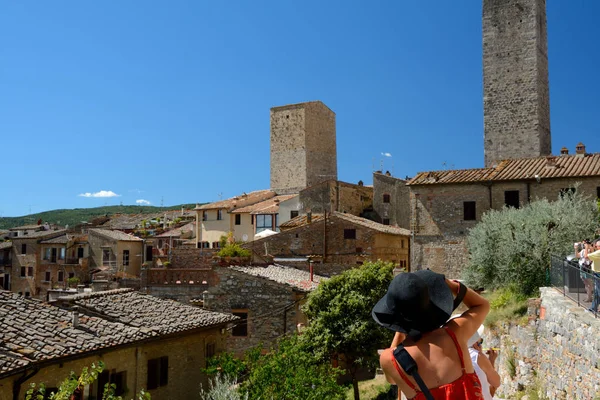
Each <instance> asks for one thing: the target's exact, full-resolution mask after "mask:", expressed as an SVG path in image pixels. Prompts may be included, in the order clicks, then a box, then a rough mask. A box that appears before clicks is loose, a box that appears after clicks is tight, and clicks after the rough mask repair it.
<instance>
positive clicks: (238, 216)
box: [235, 214, 242, 225]
mask: <svg viewBox="0 0 600 400" xmlns="http://www.w3.org/2000/svg"><path fill="white" fill-rule="evenodd" d="M235 224H236V225H241V224H242V214H235Z"/></svg>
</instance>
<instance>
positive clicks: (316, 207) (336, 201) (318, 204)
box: [300, 179, 373, 216]
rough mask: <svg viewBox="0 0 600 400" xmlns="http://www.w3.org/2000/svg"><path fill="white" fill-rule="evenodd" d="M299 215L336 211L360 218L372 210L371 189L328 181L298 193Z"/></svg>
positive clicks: (370, 187) (360, 185) (361, 185)
mask: <svg viewBox="0 0 600 400" xmlns="http://www.w3.org/2000/svg"><path fill="white" fill-rule="evenodd" d="M300 206H301V213H300V214H306V213H307V212H312V213H313V214H316V213H323V211H326V212H328V213H330V212H333V211H337V212H340V213H347V214H351V215H356V216H362V215H363V213H364V212H365V211H367V210H371V209H372V208H373V187H372V186H364V185H363V184H362V183H360V184H352V183H347V182H342V181H338V180H333V179H328V180H326V181H324V182H320V183H317V184H316V185H313V186H310V187H307V188H306V189H303V190H301V191H300Z"/></svg>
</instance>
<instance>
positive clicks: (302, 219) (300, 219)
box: [279, 214, 323, 230]
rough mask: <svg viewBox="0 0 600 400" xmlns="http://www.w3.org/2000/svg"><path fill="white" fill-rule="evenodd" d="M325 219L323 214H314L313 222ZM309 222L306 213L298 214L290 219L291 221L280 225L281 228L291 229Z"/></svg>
mask: <svg viewBox="0 0 600 400" xmlns="http://www.w3.org/2000/svg"><path fill="white" fill-rule="evenodd" d="M322 219H323V214H313V215H312V218H311V221H312V222H317V221H320V220H322ZM306 224H308V217H307V216H306V214H305V215H298V216H297V217H294V218H292V219H290V220H289V221H285V222H284V223H283V224H281V225H279V228H281V229H283V230H285V229H291V228H297V227H299V226H303V225H306Z"/></svg>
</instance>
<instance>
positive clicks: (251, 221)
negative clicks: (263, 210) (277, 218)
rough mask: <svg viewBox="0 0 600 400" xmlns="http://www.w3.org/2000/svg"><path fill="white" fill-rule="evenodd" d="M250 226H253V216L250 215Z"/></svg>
mask: <svg viewBox="0 0 600 400" xmlns="http://www.w3.org/2000/svg"><path fill="white" fill-rule="evenodd" d="M250 225H254V215H250Z"/></svg>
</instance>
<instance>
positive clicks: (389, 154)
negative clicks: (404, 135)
mask: <svg viewBox="0 0 600 400" xmlns="http://www.w3.org/2000/svg"><path fill="white" fill-rule="evenodd" d="M381 155H382V156H386V157H391V156H392V153H381Z"/></svg>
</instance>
